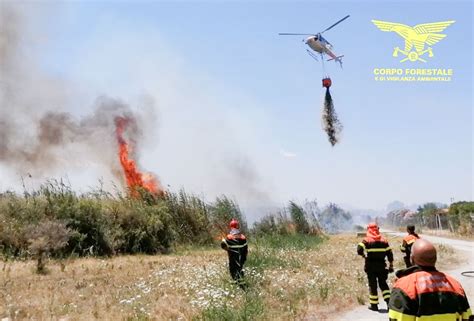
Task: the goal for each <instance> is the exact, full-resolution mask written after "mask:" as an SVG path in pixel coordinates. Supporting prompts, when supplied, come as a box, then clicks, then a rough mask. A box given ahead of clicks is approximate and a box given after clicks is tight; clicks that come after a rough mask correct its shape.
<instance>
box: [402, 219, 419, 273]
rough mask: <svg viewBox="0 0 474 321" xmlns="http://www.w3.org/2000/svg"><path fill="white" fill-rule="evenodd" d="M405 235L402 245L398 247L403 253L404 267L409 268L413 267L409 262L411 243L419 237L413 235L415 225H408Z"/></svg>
mask: <svg viewBox="0 0 474 321" xmlns="http://www.w3.org/2000/svg"><path fill="white" fill-rule="evenodd" d="M407 233H408V235H407V236H405V237H404V238H403V242H402V245H400V251H402V252H403V253H405V256H404V257H403V260H404V261H405V265H406V267H407V268H409V267H410V266H412V265H413V264H412V263H411V261H410V256H411V247H412V245H413V243H415V241H416V240H418V239H419V238H420V236H419V235H418V234H416V233H415V225H408V226H407Z"/></svg>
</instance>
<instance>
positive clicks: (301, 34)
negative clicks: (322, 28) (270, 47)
mask: <svg viewBox="0 0 474 321" xmlns="http://www.w3.org/2000/svg"><path fill="white" fill-rule="evenodd" d="M278 35H280V36H315V34H314V33H287V32H283V33H279V34H278Z"/></svg>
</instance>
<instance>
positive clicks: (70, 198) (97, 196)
mask: <svg viewBox="0 0 474 321" xmlns="http://www.w3.org/2000/svg"><path fill="white" fill-rule="evenodd" d="M140 195H141V197H138V198H137V197H128V196H126V195H122V194H120V193H117V194H116V195H112V194H110V193H107V192H104V191H102V190H100V189H99V190H97V191H94V192H90V193H86V194H77V193H76V192H74V191H73V190H72V189H71V188H70V187H69V186H67V185H65V184H63V183H62V182H50V183H47V184H45V185H43V186H41V188H39V189H38V190H37V191H35V192H31V193H27V192H25V193H23V195H18V194H16V193H12V192H7V193H2V194H0V250H1V251H2V252H3V254H4V255H7V256H14V257H28V256H30V255H38V254H43V253H48V254H51V255H53V256H58V257H61V256H70V255H77V256H84V255H114V254H123V253H130V254H133V253H147V254H153V253H158V252H162V253H165V252H168V251H169V250H170V248H171V247H172V246H173V245H176V244H193V245H204V244H210V243H212V242H213V240H214V239H218V238H220V236H222V234H223V233H225V231H226V229H227V226H226V225H227V223H228V222H229V220H230V219H231V218H233V217H234V218H237V219H239V220H240V221H241V223H242V224H241V225H242V229H243V230H245V231H246V230H248V228H247V225H246V222H245V220H244V219H243V216H242V213H241V211H240V209H239V207H238V205H237V204H236V203H235V202H234V201H233V200H231V199H229V198H227V197H225V196H223V197H219V198H217V199H216V200H215V201H214V202H212V203H211V204H208V203H205V202H204V201H202V200H201V199H200V198H198V197H196V196H194V195H189V194H187V193H186V192H184V191H180V192H178V193H169V194H167V196H166V197H164V198H158V197H154V196H153V195H151V194H149V193H147V192H146V191H140Z"/></svg>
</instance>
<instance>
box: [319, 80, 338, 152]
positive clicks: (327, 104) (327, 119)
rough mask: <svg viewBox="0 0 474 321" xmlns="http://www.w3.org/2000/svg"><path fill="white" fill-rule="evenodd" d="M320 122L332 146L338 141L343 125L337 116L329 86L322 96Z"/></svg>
mask: <svg viewBox="0 0 474 321" xmlns="http://www.w3.org/2000/svg"><path fill="white" fill-rule="evenodd" d="M322 122H323V128H324V131H325V132H326V133H327V135H328V139H329V142H330V143H331V145H332V146H334V145H336V144H337V143H338V142H339V135H340V133H341V131H342V127H343V126H342V124H341V122H340V121H339V119H338V118H337V114H336V110H335V109H334V104H333V101H332V97H331V93H330V91H329V88H326V95H325V96H324V106H323V113H322Z"/></svg>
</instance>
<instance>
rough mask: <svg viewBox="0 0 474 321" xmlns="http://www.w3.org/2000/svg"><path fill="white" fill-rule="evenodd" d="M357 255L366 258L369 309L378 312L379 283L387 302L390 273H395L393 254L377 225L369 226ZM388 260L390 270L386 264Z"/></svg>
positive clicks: (358, 247)
mask: <svg viewBox="0 0 474 321" xmlns="http://www.w3.org/2000/svg"><path fill="white" fill-rule="evenodd" d="M357 254H359V255H360V256H362V257H364V258H365V266H364V271H365V273H367V279H368V281H369V303H370V306H369V309H370V310H373V311H378V303H379V298H378V294H377V282H378V286H379V287H380V290H381V291H382V297H383V299H384V300H385V302H387V305H388V300H389V299H390V289H389V287H388V284H387V278H388V273H389V272H393V252H392V249H391V248H390V246H389V245H388V242H387V240H386V239H385V238H384V237H383V236H382V235H381V234H380V231H379V227H378V226H377V224H376V223H370V224H369V225H368V226H367V235H366V237H365V238H364V240H363V241H362V242H360V243H359V244H358V245H357ZM385 258H387V259H388V262H389V268H388V269H387V267H386V264H385Z"/></svg>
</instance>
